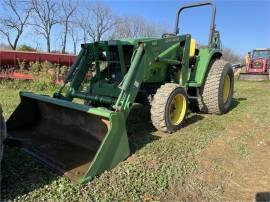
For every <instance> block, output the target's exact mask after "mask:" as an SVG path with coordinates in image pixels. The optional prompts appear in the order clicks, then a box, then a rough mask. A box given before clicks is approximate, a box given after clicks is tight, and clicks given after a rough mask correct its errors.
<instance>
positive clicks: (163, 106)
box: [151, 83, 188, 133]
mask: <svg viewBox="0 0 270 202" xmlns="http://www.w3.org/2000/svg"><path fill="white" fill-rule="evenodd" d="M187 109H188V99H187V93H186V90H185V89H184V88H182V87H181V86H180V85H178V84H175V83H167V84H165V85H162V86H161V87H160V88H159V89H158V90H157V92H156V94H155V95H154V97H153V101H152V103H151V120H152V123H153V125H154V126H155V128H156V129H158V130H160V131H163V132H169V133H172V132H175V131H177V130H179V129H180V128H181V127H182V124H183V121H184V119H185V117H186V114H187Z"/></svg>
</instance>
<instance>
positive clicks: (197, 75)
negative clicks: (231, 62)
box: [188, 48, 222, 87]
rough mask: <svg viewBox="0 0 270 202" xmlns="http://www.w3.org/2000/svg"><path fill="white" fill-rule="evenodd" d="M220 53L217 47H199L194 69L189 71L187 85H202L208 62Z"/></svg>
mask: <svg viewBox="0 0 270 202" xmlns="http://www.w3.org/2000/svg"><path fill="white" fill-rule="evenodd" d="M221 55H222V53H221V50H219V49H208V48H201V49H200V52H199V56H198V58H197V62H196V65H195V71H192V73H191V76H190V80H189V82H188V86H190V87H200V86H202V85H203V82H204V78H205V75H206V72H207V70H208V66H209V64H210V62H211V61H212V60H213V59H215V58H216V57H220V56H221Z"/></svg>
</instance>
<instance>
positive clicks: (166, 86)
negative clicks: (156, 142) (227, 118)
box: [7, 2, 234, 182]
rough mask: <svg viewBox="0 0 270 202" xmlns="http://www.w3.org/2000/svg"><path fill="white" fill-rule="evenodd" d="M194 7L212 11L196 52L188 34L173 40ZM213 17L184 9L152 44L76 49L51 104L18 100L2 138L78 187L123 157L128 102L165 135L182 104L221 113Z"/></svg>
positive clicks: (229, 76)
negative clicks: (140, 106)
mask: <svg viewBox="0 0 270 202" xmlns="http://www.w3.org/2000/svg"><path fill="white" fill-rule="evenodd" d="M198 6H211V8H212V19H211V25H210V36H209V43H208V46H207V47H205V48H200V49H197V48H196V41H195V39H193V38H192V36H191V35H190V34H179V16H180V14H181V12H182V11H183V10H185V9H189V8H193V7H198ZM215 15H216V7H215V6H214V5H213V4H212V3H211V2H203V3H195V4H189V5H185V6H183V7H182V8H180V9H179V10H178V11H177V14H176V24H175V30H174V32H173V33H166V34H163V35H162V37H160V38H154V37H153V38H139V39H119V40H109V41H100V42H93V43H87V44H82V45H81V51H80V53H79V54H78V56H77V59H76V60H75V62H74V64H73V65H72V67H71V68H70V70H69V72H68V74H67V76H66V78H65V80H64V84H63V86H62V87H61V88H60V89H59V91H58V92H56V93H55V94H54V96H53V97H49V96H46V95H37V94H33V93H30V92H21V93H20V97H21V103H20V104H19V106H18V107H17V109H16V110H15V111H14V113H13V114H12V115H11V117H10V118H9V119H8V121H7V130H8V138H9V139H10V140H11V139H13V140H16V139H17V140H20V141H25V142H27V144H26V143H25V144H22V145H28V146H26V147H25V148H24V150H25V151H26V152H28V153H29V154H31V155H32V156H34V157H35V158H37V159H39V160H40V161H42V162H43V163H45V164H46V165H48V166H49V167H51V168H52V169H54V170H55V171H58V172H59V173H62V174H65V175H66V176H67V177H69V178H70V179H72V180H75V181H77V182H86V181H88V180H91V179H92V178H93V177H94V176H96V175H98V174H101V173H102V172H103V171H105V170H108V169H111V168H112V167H114V166H115V165H116V164H117V163H118V162H120V161H122V160H124V159H126V158H127V157H128V155H129V153H130V149H129V142H128V136H127V128H126V120H127V118H128V116H129V113H130V111H131V109H132V106H133V105H134V103H135V102H144V101H146V100H148V101H149V102H150V104H151V120H152V123H153V125H154V126H155V127H156V129H157V130H161V131H164V132H167V133H172V132H175V131H177V130H179V129H180V128H181V126H182V124H183V121H184V120H185V117H186V114H187V111H188V106H189V105H190V104H192V106H193V108H197V109H198V110H200V111H201V112H205V113H211V114H224V113H226V112H228V111H229V110H230V107H231V105H232V96H233V88H234V80H233V70H232V68H231V65H230V64H229V63H227V62H225V61H224V60H222V50H221V47H220V35H219V32H218V31H217V30H216V29H215ZM89 78H90V79H89ZM78 100H81V102H78Z"/></svg>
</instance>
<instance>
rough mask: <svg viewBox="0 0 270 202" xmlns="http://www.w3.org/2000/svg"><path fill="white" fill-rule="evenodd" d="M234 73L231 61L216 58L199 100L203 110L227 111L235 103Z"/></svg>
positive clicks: (211, 111)
mask: <svg viewBox="0 0 270 202" xmlns="http://www.w3.org/2000/svg"><path fill="white" fill-rule="evenodd" d="M233 91H234V74H233V69H232V66H231V64H230V63H228V62H226V61H224V60H221V59H219V60H216V61H214V62H213V63H212V65H211V66H210V70H209V72H208V74H207V77H206V80H205V83H204V86H203V87H202V89H201V98H199V100H198V104H199V109H200V111H201V112H204V113H209V114H224V113H227V112H228V111H229V110H230V109H231V107H232V104H233Z"/></svg>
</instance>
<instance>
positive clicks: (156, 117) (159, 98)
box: [151, 83, 180, 132]
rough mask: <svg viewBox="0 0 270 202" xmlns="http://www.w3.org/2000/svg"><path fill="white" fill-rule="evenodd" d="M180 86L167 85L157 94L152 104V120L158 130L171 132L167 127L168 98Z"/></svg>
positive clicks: (174, 84)
mask: <svg viewBox="0 0 270 202" xmlns="http://www.w3.org/2000/svg"><path fill="white" fill-rule="evenodd" d="M179 87H180V85H179V84H176V83H166V84H164V85H162V86H161V87H160V88H159V89H158V90H157V92H156V94H155V95H154V97H153V101H152V103H151V120H152V123H153V125H154V126H155V128H156V129H158V130H160V131H163V132H171V131H169V130H168V128H167V127H166V123H165V117H164V113H165V112H164V111H165V106H166V102H167V98H168V97H169V96H170V94H171V92H172V91H173V90H174V89H176V88H179Z"/></svg>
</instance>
